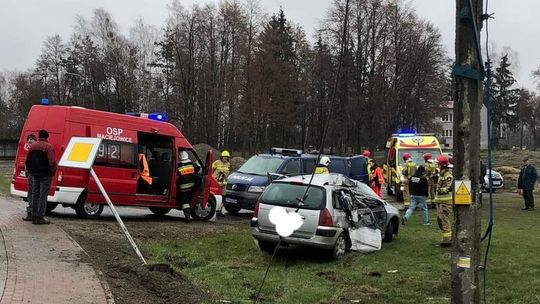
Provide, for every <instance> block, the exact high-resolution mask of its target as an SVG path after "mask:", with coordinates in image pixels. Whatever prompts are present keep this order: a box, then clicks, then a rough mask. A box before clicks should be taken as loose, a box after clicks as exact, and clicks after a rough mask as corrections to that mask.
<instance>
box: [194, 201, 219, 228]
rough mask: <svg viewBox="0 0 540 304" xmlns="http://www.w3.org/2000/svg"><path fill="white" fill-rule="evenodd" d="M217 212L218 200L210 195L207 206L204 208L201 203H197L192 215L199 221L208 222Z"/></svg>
mask: <svg viewBox="0 0 540 304" xmlns="http://www.w3.org/2000/svg"><path fill="white" fill-rule="evenodd" d="M215 214H216V200H215V199H214V197H213V196H209V197H208V202H207V203H206V207H205V208H202V207H201V203H197V205H195V208H193V209H191V216H192V217H193V218H194V219H196V220H199V221H204V222H207V221H209V220H210V219H211V218H212V217H214V215H215Z"/></svg>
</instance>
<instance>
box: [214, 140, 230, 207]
mask: <svg viewBox="0 0 540 304" xmlns="http://www.w3.org/2000/svg"><path fill="white" fill-rule="evenodd" d="M230 158H231V154H230V153H229V151H227V150H223V152H221V157H220V158H219V159H218V160H216V161H214V163H213V164H212V175H213V176H214V178H215V179H216V181H217V182H218V183H219V185H220V186H221V195H223V196H225V191H226V190H225V189H226V188H227V177H228V176H229V174H230V172H231V163H230V162H229V159H230ZM222 208H223V204H221V205H219V210H217V213H218V215H222V214H223V212H222Z"/></svg>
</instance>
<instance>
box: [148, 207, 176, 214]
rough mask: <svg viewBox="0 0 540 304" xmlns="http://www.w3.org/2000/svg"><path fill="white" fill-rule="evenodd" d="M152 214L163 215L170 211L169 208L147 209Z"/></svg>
mask: <svg viewBox="0 0 540 304" xmlns="http://www.w3.org/2000/svg"><path fill="white" fill-rule="evenodd" d="M148 209H150V211H152V213H154V214H156V215H165V214H167V213H169V211H171V208H158V207H148Z"/></svg>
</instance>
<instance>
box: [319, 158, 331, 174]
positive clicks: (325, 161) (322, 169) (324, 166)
mask: <svg viewBox="0 0 540 304" xmlns="http://www.w3.org/2000/svg"><path fill="white" fill-rule="evenodd" d="M328 165H330V157H328V156H323V157H321V159H320V160H319V164H318V165H317V167H315V174H328V173H330V170H328Z"/></svg>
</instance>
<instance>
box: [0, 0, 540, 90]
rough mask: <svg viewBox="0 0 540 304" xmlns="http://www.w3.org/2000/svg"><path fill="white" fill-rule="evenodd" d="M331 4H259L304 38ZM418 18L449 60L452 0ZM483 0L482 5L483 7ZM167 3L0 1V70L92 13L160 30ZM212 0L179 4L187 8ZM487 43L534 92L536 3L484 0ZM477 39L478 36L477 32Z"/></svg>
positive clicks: (421, 0) (424, 2)
mask: <svg viewBox="0 0 540 304" xmlns="http://www.w3.org/2000/svg"><path fill="white" fill-rule="evenodd" d="M331 1H332V0H261V1H260V2H261V4H262V6H263V8H264V10H265V11H266V12H267V13H268V14H271V13H273V12H276V11H277V10H278V9H279V6H280V5H281V6H282V7H283V10H284V11H285V15H286V17H287V18H288V19H289V20H291V21H293V22H295V23H297V24H300V25H301V26H303V27H304V29H305V30H306V32H307V35H308V37H312V36H313V33H314V28H315V27H317V25H318V23H319V22H320V20H321V18H323V17H324V16H325V13H326V10H327V9H328V6H329V4H330V3H331ZM408 1H410V3H411V5H412V6H413V7H414V8H416V10H417V13H418V15H419V16H420V17H422V18H425V19H427V20H429V21H431V22H432V23H434V24H435V25H436V26H437V27H438V28H439V30H440V31H441V34H442V38H443V43H444V45H445V47H446V49H447V52H448V55H449V56H450V57H452V58H453V57H454V35H455V33H454V28H455V21H454V10H455V8H454V7H455V2H456V1H455V0H408ZM485 1H486V0H484V2H485ZM171 2H172V1H171V0H91V1H89V0H47V1H44V0H0V70H25V69H28V68H31V67H32V65H33V64H34V62H35V60H36V59H37V57H38V56H39V54H40V52H41V48H42V43H43V41H44V40H45V38H46V37H47V36H51V35H54V34H56V33H58V34H60V35H61V36H62V37H63V38H64V40H67V39H68V38H69V36H70V35H71V33H72V31H73V25H74V24H75V15H77V14H79V15H82V16H85V17H90V16H91V14H92V11H93V10H94V9H95V8H104V9H105V10H107V11H108V12H110V13H111V14H112V15H113V17H114V20H115V21H116V22H117V23H118V24H119V25H120V26H121V29H122V31H124V32H125V33H127V32H128V29H129V27H131V26H132V25H133V24H134V22H135V20H136V19H139V18H142V19H143V20H144V22H145V23H148V24H153V25H155V26H156V27H158V28H161V27H162V25H163V23H164V21H165V19H166V17H167V15H168V9H167V5H168V4H170V3H171ZM206 2H218V0H209V1H206V0H181V1H180V3H182V5H184V6H186V7H189V6H191V5H192V4H193V3H200V4H204V3H206ZM489 4H490V9H489V11H490V12H493V13H495V19H494V20H491V21H490V27H489V28H490V41H492V42H493V44H494V45H495V46H496V49H498V51H499V52H502V51H503V49H504V48H505V47H510V48H511V49H512V50H514V51H515V52H516V53H517V58H518V59H519V65H515V67H517V70H515V74H516V75H515V76H516V79H517V80H518V82H519V84H520V85H521V86H524V87H527V88H530V89H532V88H534V86H535V85H534V84H533V81H532V79H531V77H530V74H531V71H532V70H533V69H535V68H537V67H540V39H539V37H538V36H539V35H540V21H539V19H540V18H539V17H538V13H539V12H540V0H519V1H508V0H490V1H489ZM482 35H483V33H482ZM482 39H484V36H482Z"/></svg>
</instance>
